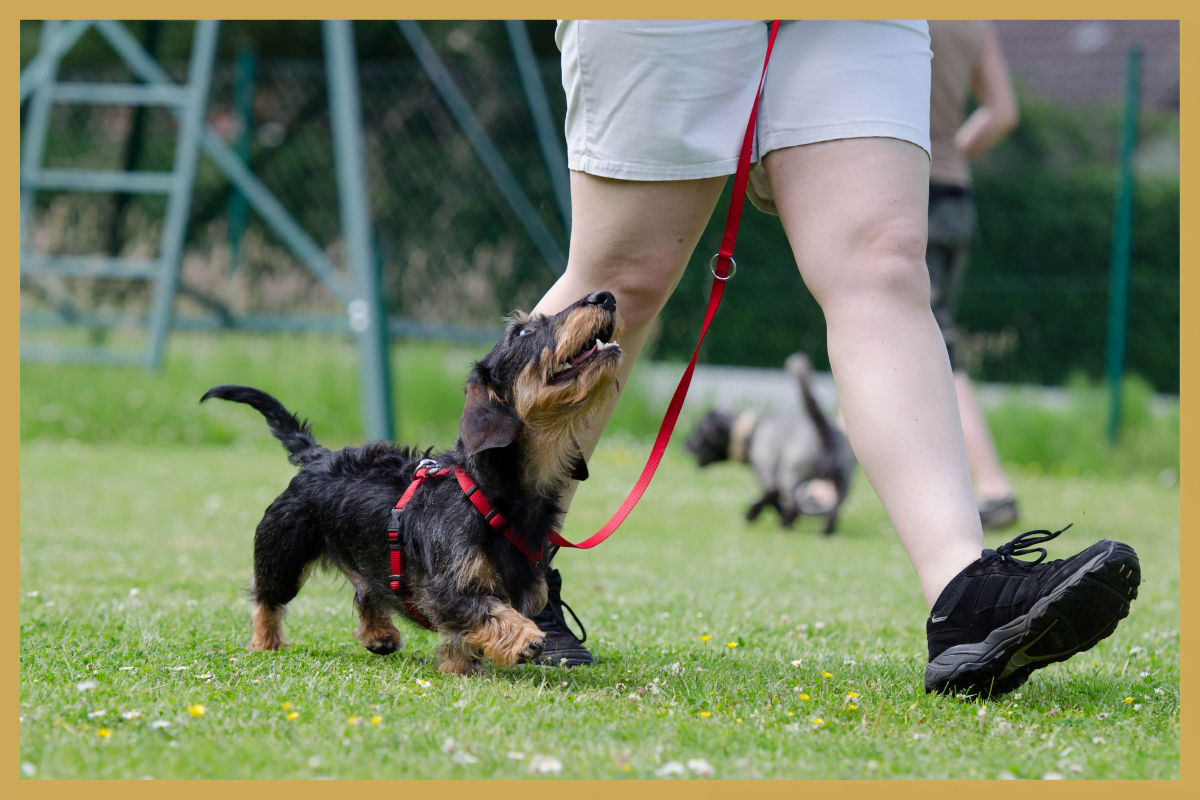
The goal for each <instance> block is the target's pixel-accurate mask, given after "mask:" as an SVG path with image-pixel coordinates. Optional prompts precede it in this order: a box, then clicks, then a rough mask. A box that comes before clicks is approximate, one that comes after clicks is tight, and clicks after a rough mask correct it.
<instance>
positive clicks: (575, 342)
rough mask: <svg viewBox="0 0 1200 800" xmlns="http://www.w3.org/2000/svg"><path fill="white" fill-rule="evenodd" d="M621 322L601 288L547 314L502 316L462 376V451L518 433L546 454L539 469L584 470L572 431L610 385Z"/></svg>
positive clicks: (502, 442)
mask: <svg viewBox="0 0 1200 800" xmlns="http://www.w3.org/2000/svg"><path fill="white" fill-rule="evenodd" d="M621 327H622V326H621V319H620V316H619V315H618V314H617V302H616V299H615V298H614V297H613V295H612V294H611V293H610V292H604V291H601V292H594V293H592V294H590V295H588V296H587V297H584V298H582V299H581V300H579V301H578V302H576V303H574V304H572V305H570V306H568V307H567V308H565V309H563V310H562V311H561V312H559V313H558V314H555V315H553V316H546V315H543V314H533V315H531V316H530V315H526V314H520V313H518V314H514V315H513V316H512V317H510V318H509V321H508V326H507V328H506V329H505V331H504V335H503V336H502V337H501V339H500V341H499V342H497V344H496V346H495V347H493V348H492V351H491V352H490V353H488V354H487V355H486V356H484V357H483V359H481V360H480V361H479V362H477V363H476V364H475V367H474V369H473V370H472V371H471V376H470V378H469V379H468V380H467V385H466V393H467V401H466V405H465V407H464V409H463V415H462V419H461V421H460V423H459V433H460V434H461V436H462V441H463V445H464V447H465V448H466V451H467V454H468V455H469V456H472V457H474V456H476V455H477V454H479V453H480V452H482V451H484V450H489V449H492V448H497V447H506V446H508V445H510V444H513V443H514V442H516V441H517V440H518V439H520V438H525V439H527V440H528V441H527V445H528V447H527V449H528V450H530V451H537V454H536V456H537V458H539V459H540V458H545V459H546V463H545V465H544V467H545V470H543V471H546V470H548V471H550V472H554V469H553V467H554V466H555V465H560V462H562V463H566V462H570V469H569V470H568V471H569V472H570V473H571V477H581V476H580V474H579V473H581V472H582V473H583V476H584V477H585V476H586V467H585V466H584V465H583V461H582V457H581V455H580V452H579V446H578V444H577V431H578V430H579V428H580V427H581V426H582V425H583V424H584V423H585V422H586V420H587V419H588V417H590V416H591V415H592V413H593V412H595V411H596V409H598V408H599V407H600V406H601V405H602V404H603V403H604V401H605V399H606V398H607V396H608V393H609V392H610V391H611V390H613V389H615V388H616V385H617V367H618V365H619V364H620V363H621V347H620V345H618V344H617V342H616V339H617V337H618V336H619V335H620V333H621ZM575 462H577V463H575ZM559 471H561V470H559ZM551 477H558V476H557V475H553V476H552V475H549V474H547V475H545V476H542V478H551Z"/></svg>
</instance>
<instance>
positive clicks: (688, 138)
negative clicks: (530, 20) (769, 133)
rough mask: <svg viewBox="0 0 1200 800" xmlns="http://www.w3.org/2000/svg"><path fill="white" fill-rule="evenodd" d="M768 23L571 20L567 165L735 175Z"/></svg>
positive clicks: (567, 31)
mask: <svg viewBox="0 0 1200 800" xmlns="http://www.w3.org/2000/svg"><path fill="white" fill-rule="evenodd" d="M767 30H768V29H767V25H766V24H765V23H764V22H762V21H761V20H564V21H562V22H560V23H559V25H558V28H557V31H556V35H555V39H556V41H557V43H558V46H559V49H560V50H561V52H562V81H563V90H564V91H565V92H566V96H567V116H566V123H565V130H566V138H567V162H568V166H569V167H570V168H571V169H572V170H578V171H581V172H587V173H589V174H591V175H596V176H602V177H607V178H622V179H626V180H639V181H641V180H645V181H664V180H688V179H695V178H709V177H716V176H719V175H728V174H731V173H733V172H734V170H735V168H736V166H737V158H738V152H739V150H740V146H741V141H742V136H743V135H744V133H745V130H746V120H747V117H748V115H749V113H750V109H751V106H752V105H753V102H754V93H755V90H756V88H757V86H758V79H759V76H760V74H761V72H762V65H763V55H764V53H765V52H766V42H767Z"/></svg>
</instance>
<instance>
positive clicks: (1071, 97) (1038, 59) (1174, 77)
mask: <svg viewBox="0 0 1200 800" xmlns="http://www.w3.org/2000/svg"><path fill="white" fill-rule="evenodd" d="M996 33H997V35H998V36H999V37H1000V44H1001V47H1003V48H1004V55H1005V57H1006V58H1007V60H1008V65H1009V69H1010V70H1011V71H1012V73H1013V76H1014V78H1015V79H1016V82H1017V88H1018V91H1021V90H1033V91H1034V92H1036V93H1037V94H1039V95H1042V96H1044V97H1046V98H1049V99H1051V100H1056V101H1058V102H1062V103H1069V104H1085V103H1109V102H1119V101H1120V100H1121V98H1122V97H1123V96H1124V93H1125V69H1126V61H1127V54H1128V52H1129V49H1130V47H1132V46H1134V45H1137V46H1138V47H1140V48H1141V52H1142V74H1141V105H1142V106H1143V107H1146V108H1159V109H1173V110H1176V111H1178V110H1179V21H1178V20H998V21H997V22H996Z"/></svg>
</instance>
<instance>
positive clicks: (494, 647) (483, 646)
mask: <svg viewBox="0 0 1200 800" xmlns="http://www.w3.org/2000/svg"><path fill="white" fill-rule="evenodd" d="M545 638H546V635H545V634H544V633H542V630H541V628H539V627H538V626H537V624H536V623H534V621H533V620H531V619H530V618H529V617H527V616H525V615H524V614H521V613H520V612H518V611H517V610H516V609H514V608H512V607H502V608H500V609H498V610H497V611H495V612H493V614H492V615H491V616H490V617H488V619H487V620H486V621H485V622H484V624H483V625H482V626H480V627H479V629H478V630H474V631H471V632H470V633H469V634H467V636H466V639H467V641H468V642H470V643H471V644H472V645H473V646H475V647H477V648H478V649H479V651H480V652H482V653H483V656H484V658H486V659H488V660H489V661H491V662H492V663H493V664H495V665H497V666H500V667H511V666H514V665H516V664H521V663H523V662H525V661H528V660H530V659H531V658H536V657H537V656H538V655H540V654H541V652H542V648H543V647H544V645H545Z"/></svg>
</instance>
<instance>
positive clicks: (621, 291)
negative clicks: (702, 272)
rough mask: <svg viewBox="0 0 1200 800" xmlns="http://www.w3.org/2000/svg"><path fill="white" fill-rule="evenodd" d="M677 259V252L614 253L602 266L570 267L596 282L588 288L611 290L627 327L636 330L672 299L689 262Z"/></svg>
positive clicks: (651, 319) (580, 277) (580, 278)
mask: <svg viewBox="0 0 1200 800" xmlns="http://www.w3.org/2000/svg"><path fill="white" fill-rule="evenodd" d="M678 261H679V256H678V254H676V253H657V252H647V253H641V254H632V255H631V254H623V255H617V256H613V257H612V258H610V259H607V260H606V261H605V263H604V264H603V266H601V267H599V268H595V267H589V266H587V265H571V266H570V267H569V269H575V270H576V274H577V275H578V276H579V280H580V281H583V282H589V283H588V285H589V286H591V284H593V283H594V284H595V285H594V286H591V288H590V289H589V291H597V290H600V289H606V290H608V291H610V292H612V293H613V294H614V295H615V296H616V298H617V311H618V312H619V313H620V315H621V318H622V319H623V320H624V321H625V325H626V327H627V328H631V329H634V330H636V329H638V328H641V327H642V326H644V325H647V324H649V323H650V322H651V321H653V320H654V318H655V317H656V316H658V313H659V311H661V310H662V308H663V306H664V305H666V303H667V300H668V299H670V297H671V293H672V292H673V291H674V290H675V286H676V285H677V284H678V283H679V278H680V276H681V275H682V272H683V268H684V266H685V265H686V260H685V261H684V262H683V263H677V262H678ZM584 276H587V277H586V278H585V277H584Z"/></svg>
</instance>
